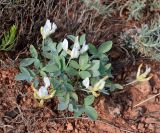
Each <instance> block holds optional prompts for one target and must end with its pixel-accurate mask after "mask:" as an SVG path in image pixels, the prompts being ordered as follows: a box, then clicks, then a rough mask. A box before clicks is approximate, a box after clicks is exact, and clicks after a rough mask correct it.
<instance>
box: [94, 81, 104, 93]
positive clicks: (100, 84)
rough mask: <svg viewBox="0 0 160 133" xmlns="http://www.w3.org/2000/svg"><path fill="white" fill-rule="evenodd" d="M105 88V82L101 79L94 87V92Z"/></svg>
mask: <svg viewBox="0 0 160 133" xmlns="http://www.w3.org/2000/svg"><path fill="white" fill-rule="evenodd" d="M104 86H105V80H103V79H101V80H99V81H98V82H97V83H96V84H95V85H94V91H98V90H102V89H103V88H104Z"/></svg>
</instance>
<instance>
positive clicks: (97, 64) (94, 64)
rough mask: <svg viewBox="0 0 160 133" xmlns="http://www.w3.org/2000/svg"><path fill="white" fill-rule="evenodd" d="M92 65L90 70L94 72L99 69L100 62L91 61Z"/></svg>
mask: <svg viewBox="0 0 160 133" xmlns="http://www.w3.org/2000/svg"><path fill="white" fill-rule="evenodd" d="M92 63H93V65H92V67H91V69H92V70H93V71H94V70H98V69H99V67H100V60H93V61H92Z"/></svg>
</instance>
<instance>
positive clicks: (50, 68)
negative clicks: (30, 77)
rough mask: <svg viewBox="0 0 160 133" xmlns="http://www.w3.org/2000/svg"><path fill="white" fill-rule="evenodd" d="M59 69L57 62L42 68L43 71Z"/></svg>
mask: <svg viewBox="0 0 160 133" xmlns="http://www.w3.org/2000/svg"><path fill="white" fill-rule="evenodd" d="M58 70H59V68H58V66H56V65H55V64H48V65H47V66H45V67H43V68H42V71H45V72H57V71H58Z"/></svg>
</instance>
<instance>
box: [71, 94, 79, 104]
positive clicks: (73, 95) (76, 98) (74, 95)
mask: <svg viewBox="0 0 160 133" xmlns="http://www.w3.org/2000/svg"><path fill="white" fill-rule="evenodd" d="M70 95H71V98H73V99H74V100H75V101H76V102H78V95H77V94H76V93H75V92H71V93H70Z"/></svg>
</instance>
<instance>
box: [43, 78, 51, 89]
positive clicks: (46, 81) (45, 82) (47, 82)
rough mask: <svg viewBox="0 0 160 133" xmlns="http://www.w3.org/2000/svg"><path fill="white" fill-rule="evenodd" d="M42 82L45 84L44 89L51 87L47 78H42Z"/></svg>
mask: <svg viewBox="0 0 160 133" xmlns="http://www.w3.org/2000/svg"><path fill="white" fill-rule="evenodd" d="M43 81H44V84H45V87H46V88H48V87H49V86H50V85H51V83H50V80H49V78H48V77H44V78H43Z"/></svg>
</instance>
